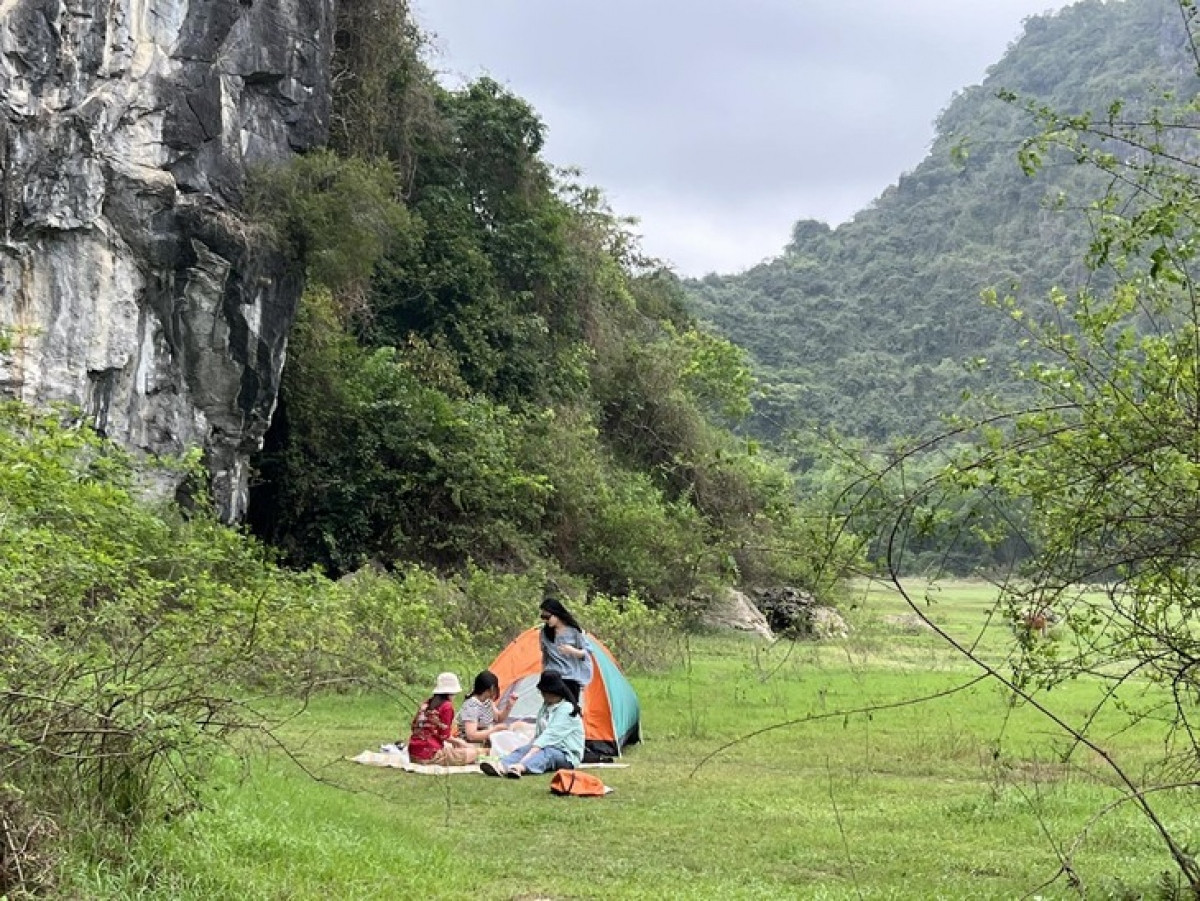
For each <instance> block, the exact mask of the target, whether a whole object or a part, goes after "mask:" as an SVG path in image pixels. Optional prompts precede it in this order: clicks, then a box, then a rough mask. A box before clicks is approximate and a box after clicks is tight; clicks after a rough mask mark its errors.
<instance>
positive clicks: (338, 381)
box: [251, 0, 847, 601]
mask: <svg viewBox="0 0 1200 901" xmlns="http://www.w3.org/2000/svg"><path fill="white" fill-rule="evenodd" d="M422 48H423V37H422V35H421V33H420V31H419V29H418V28H417V27H416V26H415V25H414V23H413V21H412V20H411V18H410V17H409V16H408V13H407V10H406V9H405V7H404V5H403V4H396V3H393V2H384V0H354V2H347V3H343V4H342V5H341V12H340V17H339V30H338V40H337V59H336V63H337V65H336V69H337V77H336V79H335V82H336V84H337V85H338V90H337V93H336V95H335V97H334V129H333V137H332V142H331V148H330V150H328V151H326V152H323V153H320V154H314V155H311V156H309V157H307V158H305V159H302V160H299V161H298V162H297V163H295V164H294V165H292V166H291V167H288V168H286V169H282V170H276V171H268V172H263V173H261V175H260V177H259V178H258V180H257V184H256V185H254V186H252V187H253V190H252V192H251V198H252V202H253V204H254V208H255V209H257V210H258V212H259V214H260V216H261V219H262V221H263V222H264V224H265V225H266V226H268V227H270V228H272V229H273V230H274V231H275V233H276V234H277V235H278V237H279V240H280V241H281V242H283V243H284V245H285V246H287V247H290V248H291V249H292V252H293V253H294V254H295V258H296V261H297V265H304V266H306V268H307V271H308V273H309V277H310V285H311V287H310V290H309V292H308V294H307V295H306V297H305V299H304V302H303V308H302V310H301V315H300V321H299V322H298V324H297V327H296V330H295V332H294V334H293V336H292V340H291V345H290V348H289V361H288V365H287V367H286V369H285V372H284V386H283V393H282V397H281V401H280V406H279V409H278V411H277V415H276V417H275V419H274V423H273V427H272V431H271V434H270V435H269V436H268V440H267V446H266V448H265V450H264V452H263V454H262V455H261V457H260V459H259V460H258V467H259V471H260V473H261V483H260V485H259V488H258V489H257V491H256V492H255V495H254V497H253V499H252V522H253V525H254V527H255V530H256V531H257V532H258V533H259V534H260V535H261V536H262V537H263V538H264V539H266V540H267V541H268V542H270V543H271V544H273V545H275V546H277V547H279V548H280V549H281V550H282V552H283V553H284V555H285V556H286V559H287V560H288V561H290V562H291V563H293V564H296V565H308V564H319V565H321V566H322V567H324V568H325V569H326V570H327V571H329V572H331V573H333V574H339V573H344V572H348V571H352V570H355V569H358V568H359V567H361V566H363V565H364V564H366V563H368V562H374V563H376V564H379V565H382V566H383V567H385V568H393V567H396V566H397V565H400V564H403V563H405V562H410V563H411V562H416V563H422V564H425V565H429V566H433V567H437V568H438V569H440V570H442V571H446V572H453V571H457V570H459V569H461V568H462V567H463V566H465V565H466V564H467V563H468V562H474V563H476V564H478V565H481V566H487V567H498V568H501V569H504V570H510V571H519V572H532V571H539V572H542V573H543V574H544V575H545V576H546V577H547V578H550V579H554V580H556V581H558V582H559V583H560V584H562V585H563V586H565V587H568V588H569V589H571V590H572V591H573V592H577V593H579V594H586V593H587V592H588V591H590V590H599V591H605V592H610V593H618V594H624V593H628V592H630V591H636V592H640V593H642V595H643V596H646V597H649V598H651V599H654V600H656V601H661V600H668V599H678V598H683V597H686V596H688V595H690V594H693V593H694V592H696V591H697V590H702V589H705V588H706V587H710V586H712V585H714V584H717V583H721V582H728V581H731V580H732V581H739V582H748V583H755V582H781V581H782V582H790V583H799V584H801V585H804V586H805V587H807V588H809V589H811V590H814V591H817V592H820V593H825V594H828V593H829V592H830V591H831V590H832V589H833V587H834V585H835V584H836V582H837V579H838V577H839V574H840V573H839V571H840V569H841V568H842V565H843V564H844V563H845V560H846V559H847V554H846V553H844V552H843V551H841V550H839V549H838V548H837V547H835V546H834V545H833V544H831V542H830V541H829V540H826V539H825V538H824V537H823V536H824V535H825V534H826V533H827V531H828V530H827V529H825V527H824V526H823V525H822V524H821V523H820V522H819V521H817V520H816V519H814V518H813V517H807V516H804V515H801V511H799V510H798V509H797V507H796V505H795V502H794V497H793V490H792V485H791V482H790V478H789V477H788V475H787V473H786V469H785V468H784V467H783V466H781V465H780V464H778V463H776V462H773V461H772V460H771V459H769V457H768V455H767V454H765V453H762V452H760V451H759V449H758V448H757V447H756V446H755V445H753V444H752V443H747V442H746V441H745V440H744V439H739V438H736V437H735V436H734V435H733V434H732V433H731V431H729V428H728V427H729V426H731V425H732V424H734V423H736V422H737V421H738V420H739V419H740V418H741V417H743V416H744V415H745V414H746V412H747V411H748V410H749V402H748V396H749V391H750V387H751V384H752V380H751V377H750V373H749V370H748V368H747V366H746V364H745V360H744V357H743V354H742V352H741V351H739V350H738V349H737V348H736V347H734V346H733V345H732V344H731V343H729V342H728V341H727V340H725V339H723V338H719V337H717V336H715V335H714V334H712V333H711V332H709V331H706V330H705V329H703V328H701V327H700V326H699V325H698V324H697V322H696V321H695V320H694V318H693V317H692V315H691V314H690V313H688V312H687V310H686V308H685V305H684V299H683V290H682V288H681V286H680V284H679V282H678V280H677V279H676V278H675V277H674V276H673V275H671V274H670V273H669V272H667V271H664V270H662V269H660V268H659V267H657V266H656V265H655V264H653V263H652V262H651V261H648V260H645V259H643V258H642V257H641V255H640V254H639V252H638V249H637V246H636V243H635V241H634V239H633V238H632V236H631V234H630V232H629V230H628V223H627V222H626V221H624V220H622V219H621V218H620V217H618V216H616V215H615V214H614V213H613V212H612V211H611V210H610V209H609V207H608V206H607V204H606V203H605V200H604V197H603V195H602V194H601V192H600V191H599V190H597V189H595V188H593V187H590V186H587V185H584V184H581V183H580V182H578V181H577V180H576V178H575V177H574V176H573V175H572V174H571V173H563V172H556V171H553V170H552V169H551V168H550V167H549V166H548V165H547V164H546V162H545V161H544V160H543V159H542V157H541V156H540V151H541V148H542V143H543V139H544V132H545V126H544V124H543V123H542V121H541V119H540V118H539V117H538V115H537V114H536V112H535V111H534V110H533V109H531V108H530V107H529V105H528V104H527V103H525V102H524V101H523V100H522V99H521V98H519V97H517V96H514V95H513V94H512V93H511V92H509V91H508V90H506V89H505V88H503V87H501V86H500V85H499V84H498V83H496V82H494V81H492V80H490V79H486V78H485V79H481V80H479V81H477V82H474V83H472V84H469V85H467V86H465V87H463V88H462V89H459V90H447V89H445V88H443V87H441V86H439V85H438V84H437V82H436V81H435V79H434V76H433V74H432V72H431V71H430V70H429V69H428V67H427V66H426V65H425V64H424V62H423V57H422V53H423V49H422Z"/></svg>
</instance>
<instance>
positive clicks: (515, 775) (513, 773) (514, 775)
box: [504, 770, 521, 779]
mask: <svg viewBox="0 0 1200 901" xmlns="http://www.w3.org/2000/svg"><path fill="white" fill-rule="evenodd" d="M504 775H505V776H507V777H508V778H509V779H520V778H521V771H520V770H505V772H504Z"/></svg>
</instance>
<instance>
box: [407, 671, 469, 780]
mask: <svg viewBox="0 0 1200 901" xmlns="http://www.w3.org/2000/svg"><path fill="white" fill-rule="evenodd" d="M461 693H462V685H460V684H459V681H458V676H456V675H454V673H442V674H441V675H439V676H438V677H437V681H436V682H435V683H434V686H433V694H432V695H430V697H429V700H427V701H425V703H423V704H422V705H421V707H420V709H419V710H418V711H417V715H416V716H415V717H413V721H412V738H410V739H409V740H408V759H409V760H411V761H413V763H435V764H438V765H440V766H466V765H468V764H472V763H474V762H475V760H476V758H477V757H478V756H479V751H478V749H477V748H475V747H474V746H472V745H471V744H470V743H469V742H466V741H463V739H461V738H458V737H456V736H455V735H454V703H453V701H452V700H451V699H452V698H453V697H454V696H455V695H457V694H461Z"/></svg>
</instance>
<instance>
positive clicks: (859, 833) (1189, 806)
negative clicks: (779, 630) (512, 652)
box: [70, 584, 1200, 899]
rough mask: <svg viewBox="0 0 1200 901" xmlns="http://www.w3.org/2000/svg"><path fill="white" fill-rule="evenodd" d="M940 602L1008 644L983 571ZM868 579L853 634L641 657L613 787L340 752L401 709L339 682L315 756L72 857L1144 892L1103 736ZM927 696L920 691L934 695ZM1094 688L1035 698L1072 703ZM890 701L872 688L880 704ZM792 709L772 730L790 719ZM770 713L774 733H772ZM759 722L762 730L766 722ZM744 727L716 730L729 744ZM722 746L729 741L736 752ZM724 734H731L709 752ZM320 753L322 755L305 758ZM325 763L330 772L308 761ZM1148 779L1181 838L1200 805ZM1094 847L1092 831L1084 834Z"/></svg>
mask: <svg viewBox="0 0 1200 901" xmlns="http://www.w3.org/2000/svg"><path fill="white" fill-rule="evenodd" d="M938 598H939V599H938V601H937V602H936V603H935V604H934V605H933V606H932V607H931V608H930V610H931V614H932V616H933V618H934V620H935V621H936V622H938V623H939V624H940V625H943V626H944V627H945V628H947V629H948V630H952V631H954V634H956V636H959V637H971V636H977V637H978V638H979V646H980V647H981V648H982V649H984V650H985V652H986V654H987V655H988V656H989V657H990V658H995V659H997V660H1002V659H1003V658H1004V656H1005V654H1006V647H1007V645H1008V643H1009V637H1008V636H1007V635H1006V633H1005V630H1004V628H1003V626H1001V625H999V624H998V623H996V622H991V623H989V622H988V620H987V610H988V608H989V600H988V592H987V591H986V590H985V587H984V586H979V585H965V584H964V585H953V586H947V587H944V588H943V589H942V590H941V592H940V593H939V595H938ZM902 609H903V608H902V606H901V604H900V602H899V601H898V600H897V599H896V598H895V597H894V596H891V595H889V594H888V593H886V592H882V591H880V590H867V589H864V591H863V592H862V593H861V595H860V597H859V600H858V602H857V606H856V608H855V609H853V610H851V611H850V615H851V617H852V619H853V621H854V624H855V632H854V634H853V636H852V637H851V638H850V639H847V640H846V641H844V642H837V643H831V644H822V645H789V644H779V645H775V646H773V647H769V648H768V647H765V646H763V645H760V644H756V643H754V642H751V641H749V640H743V639H739V638H731V637H715V636H707V637H701V638H693V639H691V640H690V641H689V642H688V644H689V646H690V654H689V657H688V662H687V663H686V664H681V665H680V666H679V667H677V668H676V669H675V670H673V671H671V672H667V673H659V674H652V675H639V674H634V678H633V681H634V684H635V686H636V687H637V689H638V691H639V694H640V697H641V701H642V705H643V721H644V725H645V730H646V736H647V740H646V741H645V743H644V744H642V745H641V746H638V747H636V748H634V749H633V750H632V751H631V752H630V754H629V755H628V757H627V762H628V763H629V764H630V766H629V768H628V769H623V770H609V771H603V772H602V773H601V775H602V776H603V777H604V778H605V780H606V781H607V782H608V783H609V784H611V785H612V786H614V787H615V788H616V791H615V792H614V793H613V794H612V795H610V796H608V797H606V798H603V799H575V798H566V799H564V798H555V797H553V796H551V795H550V794H549V792H548V790H547V780H546V779H533V778H528V779H524V780H521V781H520V782H512V781H509V780H496V779H485V778H483V777H478V776H456V777H449V778H438V777H423V776H416V775H412V774H407V773H403V772H400V771H396V770H389V769H377V768H372V767H364V766H359V765H356V764H353V763H350V762H347V761H346V759H345V758H347V757H350V756H353V755H354V754H356V753H357V752H359V751H361V750H363V749H364V748H375V747H376V746H378V745H379V744H380V743H381V742H383V741H387V740H389V739H391V738H394V737H395V735H396V733H397V730H398V729H399V728H400V724H401V723H402V722H405V721H406V720H407V719H408V717H409V716H410V714H411V711H409V710H408V709H400V708H398V706H397V704H396V703H395V701H394V700H391V699H385V698H382V697H378V696H338V697H326V698H323V699H321V700H320V701H319V702H318V703H316V704H315V705H314V706H312V707H311V708H310V709H309V710H308V712H307V713H306V714H305V715H304V716H303V717H302V718H300V719H299V720H298V721H297V722H296V723H295V724H294V725H293V726H292V727H290V730H289V738H290V741H291V744H292V746H293V747H294V748H295V749H296V754H297V757H298V759H299V761H300V762H301V763H302V764H303V769H302V768H301V767H300V766H298V765H297V764H296V763H294V762H292V761H290V760H287V759H285V758H284V757H283V756H282V755H280V754H271V755H266V756H256V757H255V758H253V763H252V766H251V768H250V769H249V771H248V772H247V773H246V774H245V778H244V779H235V778H234V777H235V775H237V774H235V773H234V772H232V771H231V772H230V773H228V774H226V778H224V779H222V780H221V781H220V782H218V783H217V784H214V785H213V786H212V787H211V789H210V790H209V792H208V795H207V802H208V803H207V808H206V810H205V811H204V812H202V813H200V814H197V815H194V816H190V817H188V818H185V819H182V820H179V821H176V822H174V823H171V824H168V825H164V826H162V827H161V828H157V829H155V830H153V831H152V832H150V833H148V834H147V835H146V836H145V837H144V839H143V840H142V841H141V842H140V844H139V845H138V846H137V848H136V849H135V866H134V868H133V869H132V870H127V869H117V868H115V867H112V868H103V867H93V868H92V869H90V870H88V871H86V872H80V871H73V872H72V873H71V874H70V876H71V878H72V880H73V882H72V884H71V886H70V889H71V892H72V894H73V895H75V896H86V897H97V898H99V897H105V898H132V897H139V898H194V899H201V898H204V899H209V898H239V899H241V898H245V899H304V898H345V899H354V898H363V899H367V898H378V897H381V896H387V897H390V898H418V897H419V898H447V899H456V898H476V897H485V898H522V899H534V898H553V899H566V898H572V899H584V898H595V899H622V898H630V899H635V898H655V897H658V898H672V899H674V898H679V899H688V898H696V899H701V898H703V899H710V898H731V899H742V898H744V899H751V898H921V899H924V898H1005V899H1008V898H1018V897H1022V896H1024V895H1026V894H1027V893H1029V892H1036V893H1037V894H1040V895H1041V896H1042V897H1045V898H1059V897H1064V898H1065V897H1078V893H1077V892H1076V891H1074V890H1072V889H1071V888H1070V886H1069V885H1068V884H1067V882H1066V881H1065V880H1064V879H1061V878H1060V879H1059V880H1058V881H1057V882H1055V883H1053V884H1052V885H1049V886H1044V887H1042V888H1040V889H1039V886H1043V883H1045V882H1046V881H1047V880H1049V879H1051V878H1052V877H1053V876H1054V874H1055V872H1056V870H1057V869H1058V865H1059V860H1058V856H1057V852H1056V849H1058V851H1062V852H1064V853H1065V852H1066V851H1067V850H1068V849H1072V850H1071V854H1072V857H1071V863H1072V866H1073V868H1074V871H1075V873H1076V874H1077V876H1078V878H1079V879H1080V880H1082V884H1083V887H1084V889H1085V890H1086V891H1087V893H1088V896H1089V897H1141V896H1142V895H1143V894H1146V895H1149V894H1152V892H1153V890H1154V887H1155V885H1156V883H1157V881H1158V879H1159V877H1160V874H1162V873H1163V872H1164V871H1169V870H1170V869H1171V864H1170V860H1169V858H1168V857H1167V855H1166V853H1165V851H1164V849H1163V847H1162V843H1161V841H1160V840H1159V839H1158V838H1157V836H1156V835H1155V834H1154V833H1153V832H1152V830H1151V829H1150V827H1149V825H1148V824H1147V822H1146V821H1145V819H1144V818H1143V817H1141V816H1139V815H1138V814H1137V813H1136V812H1135V811H1134V810H1133V809H1132V807H1131V806H1130V805H1128V804H1126V805H1121V806H1118V807H1117V808H1115V809H1114V810H1112V811H1111V812H1109V813H1108V814H1106V815H1104V816H1102V817H1099V818H1098V819H1093V818H1094V817H1095V816H1096V814H1097V813H1098V812H1100V811H1101V810H1103V809H1104V808H1105V807H1106V806H1107V805H1109V804H1111V803H1113V802H1114V801H1115V800H1116V799H1117V798H1118V797H1119V794H1118V792H1117V790H1116V789H1115V787H1114V785H1115V780H1114V779H1113V777H1112V774H1111V773H1110V772H1108V771H1107V770H1106V769H1105V768H1104V767H1103V766H1102V765H1101V763H1100V762H1099V761H1098V760H1097V759H1095V758H1094V756H1093V755H1092V754H1091V753H1090V752H1085V751H1083V750H1080V749H1075V750H1074V751H1073V752H1072V753H1070V754H1068V753H1067V750H1068V748H1069V743H1068V741H1067V740H1066V738H1065V737H1064V736H1062V735H1060V734H1058V733H1057V732H1056V731H1055V729H1054V728H1053V726H1052V724H1050V723H1049V722H1047V721H1046V720H1045V719H1044V718H1043V717H1041V716H1040V715H1038V714H1037V713H1036V712H1035V711H1033V710H1031V709H1029V708H1028V707H1027V706H1023V705H1017V706H1013V705H1012V704H1010V699H1009V698H1008V697H1007V696H1006V695H1005V693H1004V692H1003V691H1002V690H1000V688H999V687H998V686H997V685H995V684H991V683H983V684H979V685H975V686H973V687H971V688H968V689H964V690H960V691H956V692H953V693H950V694H946V692H949V691H951V690H952V689H954V688H955V687H956V686H961V685H964V684H966V683H967V682H968V681H969V680H970V679H971V678H972V676H973V675H974V674H975V672H974V671H973V670H972V669H970V667H969V666H968V665H966V664H964V663H963V662H962V661H960V660H958V659H957V658H955V657H954V656H953V655H951V654H949V653H947V651H946V650H945V648H944V647H943V646H942V645H941V644H940V643H939V642H938V641H937V640H936V638H934V637H933V636H931V635H929V634H928V633H924V632H910V631H905V630H903V629H902V628H899V627H896V626H889V625H887V623H886V622H885V620H884V617H885V616H887V615H889V614H895V613H899V612H902ZM939 694H941V696H940V697H935V698H934V699H932V700H929V701H926V702H923V703H919V704H914V703H907V702H910V701H912V700H914V699H918V698H922V697H927V696H936V695H939ZM1097 697H1098V693H1097V687H1096V686H1095V685H1091V684H1088V683H1086V682H1073V683H1071V684H1069V685H1067V686H1064V687H1062V688H1061V689H1060V690H1056V691H1055V692H1051V693H1050V694H1049V695H1047V696H1046V698H1045V700H1046V702H1047V703H1048V704H1050V706H1052V707H1053V709H1054V710H1055V711H1056V712H1058V713H1059V714H1060V715H1062V716H1064V717H1066V718H1068V719H1070V720H1071V721H1076V722H1078V721H1081V720H1082V719H1083V718H1084V717H1085V716H1086V715H1087V713H1088V711H1089V709H1090V706H1091V704H1092V703H1094V701H1095V699H1096V698H1097ZM871 708H874V709H871ZM789 722H790V723H791V725H786V726H781V727H780V728H774V729H769V728H768V727H771V726H773V725H776V724H781V723H789ZM1126 725H1127V724H1126V723H1125V722H1124V721H1123V720H1122V719H1121V718H1120V717H1119V716H1118V715H1117V714H1116V713H1115V712H1113V713H1110V714H1106V715H1105V716H1103V717H1102V718H1101V719H1100V720H1099V721H1098V722H1097V724H1096V734H1097V735H1098V736H1103V737H1106V741H1105V743H1106V746H1107V747H1111V748H1112V749H1113V750H1114V753H1116V755H1117V756H1118V758H1119V759H1120V760H1121V762H1122V763H1123V764H1125V765H1127V766H1129V767H1130V768H1131V770H1132V771H1134V772H1135V773H1136V774H1137V775H1139V776H1141V775H1142V774H1143V772H1144V771H1148V770H1149V768H1151V767H1152V766H1153V763H1154V761H1155V760H1156V758H1157V755H1158V753H1159V752H1160V750H1161V747H1162V745H1161V742H1162V738H1163V735H1162V730H1161V727H1160V726H1156V725H1155V724H1153V723H1143V724H1141V725H1140V726H1139V727H1138V728H1137V729H1133V730H1128V729H1125V726H1126ZM764 729H766V730H767V731H761V730H764ZM756 732H758V734H754V733H756ZM727 745H728V747H725V746H727ZM722 748H724V749H723V750H721V749H722ZM714 752H716V753H714ZM306 771H307V772H306ZM314 777H315V778H314ZM1193 801H1194V798H1193V797H1191V796H1189V795H1186V794H1178V795H1166V794H1164V795H1162V796H1159V797H1158V798H1157V804H1158V805H1159V807H1160V810H1161V813H1162V816H1163V817H1164V819H1165V820H1166V821H1167V823H1168V824H1169V825H1170V826H1171V827H1172V828H1174V829H1176V830H1178V838H1179V839H1180V840H1181V841H1182V842H1184V843H1188V844H1195V840H1196V839H1200V813H1198V812H1197V811H1196V809H1195V806H1194V803H1193ZM1077 842H1078V845H1077V846H1076V843H1077Z"/></svg>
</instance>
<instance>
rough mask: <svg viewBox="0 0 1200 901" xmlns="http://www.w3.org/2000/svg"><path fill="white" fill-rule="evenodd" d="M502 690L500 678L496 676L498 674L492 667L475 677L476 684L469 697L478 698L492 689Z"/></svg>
mask: <svg viewBox="0 0 1200 901" xmlns="http://www.w3.org/2000/svg"><path fill="white" fill-rule="evenodd" d="M493 688H494V689H496V691H499V690H500V680H499V679H497V678H496V674H495V673H493V672H492V671H491V670H490V669H485V670H484V671H483V672H482V673H480V674H479V675H478V676H476V677H475V684H474V685H472V686H471V693H470V694H468V695H467V697H468V698H477V697H479V696H480V695H482V694H483V693H484V692H485V691H489V690H490V689H493Z"/></svg>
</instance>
